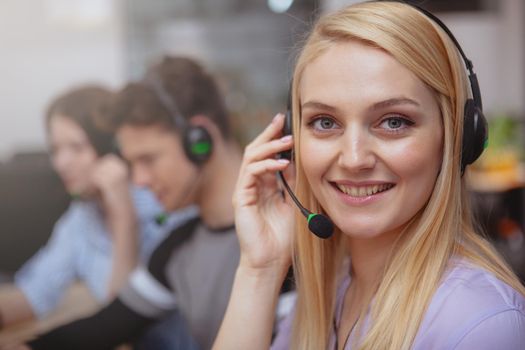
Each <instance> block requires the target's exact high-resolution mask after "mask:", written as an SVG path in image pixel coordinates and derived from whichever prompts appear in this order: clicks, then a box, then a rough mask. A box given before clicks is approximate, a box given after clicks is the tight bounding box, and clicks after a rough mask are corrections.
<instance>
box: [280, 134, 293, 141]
mask: <svg viewBox="0 0 525 350" xmlns="http://www.w3.org/2000/svg"><path fill="white" fill-rule="evenodd" d="M291 140H292V135H286V136H283V137H281V142H284V143H288V142H290V141H291Z"/></svg>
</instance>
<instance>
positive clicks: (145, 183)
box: [131, 166, 151, 187]
mask: <svg viewBox="0 0 525 350" xmlns="http://www.w3.org/2000/svg"><path fill="white" fill-rule="evenodd" d="M131 173H132V177H133V183H134V184H135V185H137V186H139V187H150V186H151V175H150V172H149V171H148V170H147V169H146V168H145V167H143V166H132V168H131Z"/></svg>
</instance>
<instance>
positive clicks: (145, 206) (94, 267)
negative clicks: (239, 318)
mask: <svg viewBox="0 0 525 350" xmlns="http://www.w3.org/2000/svg"><path fill="white" fill-rule="evenodd" d="M111 96H112V93H111V92H110V91H109V90H107V89H105V88H103V87H100V86H82V87H79V88H76V89H72V90H70V91H67V92H66V93H64V94H63V95H61V96H59V97H57V98H56V99H55V100H54V101H53V102H52V103H51V104H50V106H49V108H48V110H47V113H46V117H45V123H46V130H47V136H48V140H49V146H50V156H51V161H52V165H53V168H54V169H55V171H56V172H57V173H58V175H59V177H60V179H61V180H62V182H63V184H64V186H65V188H66V190H67V192H68V193H69V194H70V195H71V198H72V202H71V203H70V205H69V207H68V209H67V211H66V212H65V213H64V214H63V215H62V216H61V218H60V219H59V220H58V222H57V223H56V224H55V227H54V229H53V233H52V234H51V237H50V239H49V241H48V243H47V244H46V245H45V246H44V247H43V248H41V249H40V251H38V252H37V253H36V254H35V255H34V256H33V257H32V258H31V259H30V260H29V261H28V262H26V263H25V264H24V265H23V267H22V268H21V269H20V270H19V271H18V272H17V273H16V275H15V280H14V284H12V285H8V286H3V287H2V289H1V290H0V317H1V321H2V326H4V327H5V326H7V325H10V324H13V323H16V322H20V321H24V320H30V319H33V318H37V319H41V318H43V317H45V316H46V315H48V314H49V312H50V311H52V310H53V309H54V308H55V307H56V306H57V304H58V303H59V302H60V300H61V299H62V297H63V295H64V292H65V291H66V290H67V287H68V286H70V285H71V284H72V283H73V282H74V281H76V280H80V281H82V282H84V283H85V285H86V286H87V288H88V289H89V291H90V292H91V294H92V295H93V296H94V297H95V299H97V300H98V301H99V302H101V303H103V302H107V301H108V300H110V299H112V298H113V297H114V296H115V295H116V292H117V291H118V289H119V288H120V287H121V286H122V284H123V283H124V282H125V281H126V280H127V277H128V274H129V273H130V271H131V270H132V269H133V268H134V267H135V266H136V264H137V262H138V260H139V259H140V260H145V258H147V256H148V255H149V253H150V252H151V251H152V250H153V248H154V247H155V246H156V244H157V243H158V242H159V241H160V240H161V239H162V238H163V236H164V235H165V232H166V231H167V230H166V229H165V228H164V227H161V226H159V225H158V224H157V223H156V220H157V218H158V215H159V214H161V213H162V212H163V209H162V208H161V206H160V204H159V203H158V202H157V201H156V199H155V198H154V196H153V195H152V194H151V193H150V192H148V191H147V190H145V189H140V188H136V187H133V186H131V185H130V183H129V178H128V177H129V174H128V168H127V165H126V164H125V163H124V161H123V160H122V159H120V157H118V156H117V155H116V154H114V152H113V150H114V143H113V142H114V141H113V134H112V133H110V132H106V131H104V130H101V129H100V128H98V127H97V122H96V121H97V120H98V119H100V118H104V110H105V108H106V107H107V104H108V103H109V101H110V99H111ZM194 214H195V213H194V212H193V210H192V209H190V210H189V211H188V212H181V213H180V215H179V216H178V217H176V218H174V219H172V221H179V220H184V219H185V218H186V216H193V215H194ZM174 223H175V222H172V224H174Z"/></svg>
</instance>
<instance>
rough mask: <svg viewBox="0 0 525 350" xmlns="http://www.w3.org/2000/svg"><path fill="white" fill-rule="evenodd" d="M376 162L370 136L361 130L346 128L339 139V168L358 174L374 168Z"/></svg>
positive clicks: (372, 141)
mask: <svg viewBox="0 0 525 350" xmlns="http://www.w3.org/2000/svg"><path fill="white" fill-rule="evenodd" d="M376 160H377V157H376V153H375V150H374V140H373V139H372V136H371V135H370V134H369V133H368V132H367V131H366V130H364V129H363V128H359V127H351V128H347V129H346V130H345V134H344V137H342V138H341V149H340V153H339V158H338V164H339V166H340V167H342V168H344V169H346V170H348V171H351V172H360V171H363V170H370V169H372V168H374V166H375V164H376Z"/></svg>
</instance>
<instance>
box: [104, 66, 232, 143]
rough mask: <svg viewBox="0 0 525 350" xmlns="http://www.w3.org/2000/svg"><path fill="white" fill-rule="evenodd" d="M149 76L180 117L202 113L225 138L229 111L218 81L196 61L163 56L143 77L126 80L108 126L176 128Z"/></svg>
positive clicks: (116, 98)
mask: <svg viewBox="0 0 525 350" xmlns="http://www.w3.org/2000/svg"><path fill="white" fill-rule="evenodd" d="M152 77H154V79H158V80H159V81H158V82H157V83H159V84H162V88H163V90H164V91H165V92H166V94H167V95H168V97H169V98H171V99H172V102H173V104H174V105H175V106H176V108H177V110H178V111H179V112H180V117H181V118H184V119H186V120H187V119H189V118H191V117H193V116H195V115H204V116H206V117H207V118H209V119H210V120H212V121H213V122H214V123H215V124H216V125H217V126H218V128H219V129H220V131H221V133H222V135H223V137H224V138H229V137H230V132H231V131H230V124H229V120H228V113H227V110H226V107H225V104H224V101H223V97H222V94H221V92H220V90H219V87H218V86H217V83H216V82H215V80H214V78H213V77H212V76H211V75H210V74H209V73H208V72H207V71H205V70H204V68H203V67H202V66H200V65H199V64H198V63H197V62H195V61H194V60H192V59H189V58H184V57H169V56H166V57H164V59H163V60H162V61H161V62H160V63H159V64H157V65H154V66H153V67H151V68H150V69H149V71H148V73H147V74H146V78H145V79H144V80H142V81H139V82H133V83H129V84H128V85H126V86H125V87H124V89H122V90H121V91H120V92H119V93H117V94H116V96H115V99H114V101H113V106H112V112H111V122H110V125H109V127H110V128H112V129H117V128H119V127H120V126H122V125H126V124H128V125H155V124H159V125H163V126H166V127H170V128H174V129H176V128H177V125H176V123H175V122H174V120H173V116H171V115H170V112H169V111H168V110H167V109H166V106H165V105H164V104H163V103H162V102H161V101H160V100H159V96H158V95H157V94H156V93H155V90H154V89H153V87H152V84H151V82H149V81H148V79H152Z"/></svg>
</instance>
